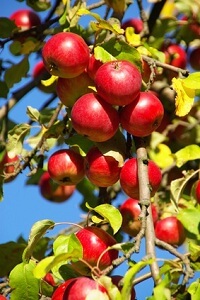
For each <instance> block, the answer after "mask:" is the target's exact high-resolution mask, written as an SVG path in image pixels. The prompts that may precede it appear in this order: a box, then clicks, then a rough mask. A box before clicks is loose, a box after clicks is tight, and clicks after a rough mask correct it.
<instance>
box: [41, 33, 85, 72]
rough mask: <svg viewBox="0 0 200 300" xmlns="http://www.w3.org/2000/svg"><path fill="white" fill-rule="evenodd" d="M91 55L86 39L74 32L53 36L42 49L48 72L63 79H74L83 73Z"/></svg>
mask: <svg viewBox="0 0 200 300" xmlns="http://www.w3.org/2000/svg"><path fill="white" fill-rule="evenodd" d="M89 55H90V54H89V48H88V45H87V44H86V43H85V41H84V39H83V38H82V37H81V36H79V35H78V34H75V33H72V32H59V33H57V34H55V35H53V36H52V37H51V38H50V39H49V40H48V41H47V42H46V43H45V45H44V47H43V49H42V57H43V61H44V64H45V67H46V68H47V70H48V72H49V73H50V74H52V75H55V76H59V77H63V78H73V77H76V76H78V75H80V74H81V73H83V72H84V70H85V69H86V68H87V65H88V63H89Z"/></svg>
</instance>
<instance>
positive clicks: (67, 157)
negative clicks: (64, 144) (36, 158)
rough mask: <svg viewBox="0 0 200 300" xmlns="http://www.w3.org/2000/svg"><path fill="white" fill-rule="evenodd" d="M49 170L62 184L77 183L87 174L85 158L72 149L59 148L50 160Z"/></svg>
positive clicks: (54, 178)
mask: <svg viewBox="0 0 200 300" xmlns="http://www.w3.org/2000/svg"><path fill="white" fill-rule="evenodd" d="M48 172H49V175H50V176H51V178H52V179H53V180H54V181H55V182H56V183H58V184H60V185H76V184H77V183H79V182H80V181H81V180H82V179H83V177H84V176H85V166H84V158H83V156H81V155H80V154H79V153H77V152H75V151H73V150H72V149H62V150H58V151H56V152H54V153H53V154H52V155H51V156H50V158H49V160H48Z"/></svg>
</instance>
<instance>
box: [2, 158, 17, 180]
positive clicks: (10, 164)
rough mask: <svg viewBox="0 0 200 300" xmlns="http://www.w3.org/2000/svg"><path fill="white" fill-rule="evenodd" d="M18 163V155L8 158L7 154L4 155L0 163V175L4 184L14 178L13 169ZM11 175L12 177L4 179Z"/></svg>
mask: <svg viewBox="0 0 200 300" xmlns="http://www.w3.org/2000/svg"><path fill="white" fill-rule="evenodd" d="M18 163H19V157H18V155H15V156H14V157H10V156H9V153H7V152H6V153H5V154H4V156H3V158H2V160H1V161H0V174H2V175H4V176H5V180H4V182H10V181H12V180H13V179H14V178H15V175H14V173H15V168H16V165H17V164H18ZM9 174H13V176H12V177H10V178H8V179H7V178H6V175H9Z"/></svg>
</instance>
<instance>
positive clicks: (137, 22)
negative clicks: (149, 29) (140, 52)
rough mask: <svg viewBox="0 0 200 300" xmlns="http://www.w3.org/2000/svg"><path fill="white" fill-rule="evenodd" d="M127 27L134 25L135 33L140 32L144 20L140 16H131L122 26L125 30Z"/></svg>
mask: <svg viewBox="0 0 200 300" xmlns="http://www.w3.org/2000/svg"><path fill="white" fill-rule="evenodd" d="M127 27H133V28H134V29H135V33H140V32H141V31H142V30H143V27H144V25H143V22H142V20H141V19H138V18H131V19H129V20H126V21H125V22H123V23H122V28H123V29H124V30H125V29H126V28H127Z"/></svg>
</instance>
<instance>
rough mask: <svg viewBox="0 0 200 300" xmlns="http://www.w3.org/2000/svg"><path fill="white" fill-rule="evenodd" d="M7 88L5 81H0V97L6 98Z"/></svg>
mask: <svg viewBox="0 0 200 300" xmlns="http://www.w3.org/2000/svg"><path fill="white" fill-rule="evenodd" d="M8 92H9V89H8V87H7V84H6V82H5V81H0V98H5V99H6V98H7V95H8Z"/></svg>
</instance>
